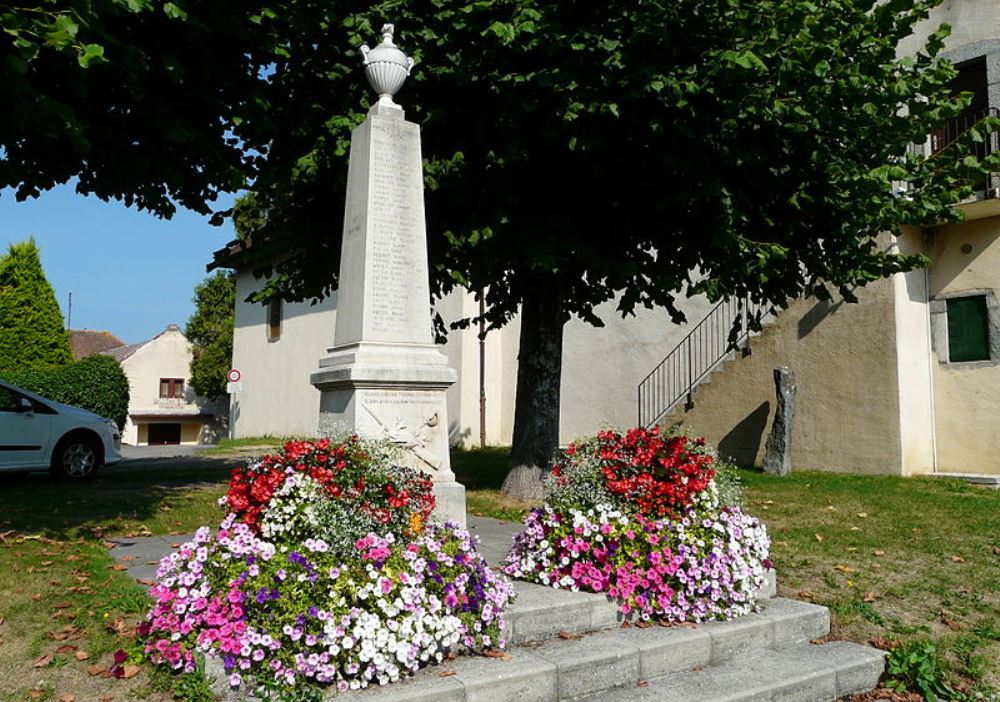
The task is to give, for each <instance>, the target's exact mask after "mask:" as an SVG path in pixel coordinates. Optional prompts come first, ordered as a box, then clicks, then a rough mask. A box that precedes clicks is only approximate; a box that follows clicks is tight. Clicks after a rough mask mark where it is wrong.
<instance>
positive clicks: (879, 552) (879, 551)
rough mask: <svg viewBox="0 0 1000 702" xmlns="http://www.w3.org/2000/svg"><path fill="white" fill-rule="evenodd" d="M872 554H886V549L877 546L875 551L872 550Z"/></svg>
mask: <svg viewBox="0 0 1000 702" xmlns="http://www.w3.org/2000/svg"><path fill="white" fill-rule="evenodd" d="M872 555H873V556H884V555H885V551H883V550H882V549H880V548H877V549H875V550H874V551H872Z"/></svg>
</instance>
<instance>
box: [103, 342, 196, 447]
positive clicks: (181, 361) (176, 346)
mask: <svg viewBox="0 0 1000 702" xmlns="http://www.w3.org/2000/svg"><path fill="white" fill-rule="evenodd" d="M121 365H122V370H124V371H125V375H126V376H127V377H128V383H129V408H128V409H129V415H130V417H129V419H128V421H127V422H126V425H125V429H124V431H123V433H122V442H123V443H126V444H133V445H135V444H140V445H142V444H145V443H146V441H147V437H146V432H145V430H144V425H145V424H146V423H147V422H148V421H157V420H150V419H146V417H147V416H148V415H150V414H156V413H165V412H187V413H191V414H197V413H198V412H199V411H201V410H203V409H208V410H211V409H214V407H212V406H211V405H210V404H209V403H208V401H206V400H205V399H204V398H202V397H199V396H198V395H196V394H195V393H194V391H193V390H192V389H191V388H190V378H191V370H190V368H191V345H190V343H189V342H188V340H187V337H185V336H184V334H183V332H181V331H180V329H179V328H176V327H168V328H167V329H166V330H164V331H163V332H161V333H160V334H158V335H157V336H156V337H154V338H152V339H150V340H149V341H147V342H146V343H145V344H144V345H142V346H141V347H139V348H138V349H136V351H135V352H133V353H132V355H130V356H128V357H127V358H125V359H124V360H123V361H122V362H121ZM161 378H182V379H183V380H184V398H183V399H180V400H177V399H169V400H164V399H161V398H160V379H161ZM134 415H135V416H138V419H137V420H136V419H134V418H133V416H134ZM159 421H169V422H182V423H184V424H185V426H182V436H181V442H182V443H198V442H199V440H200V438H201V427H202V424H203V422H202V421H199V420H195V419H191V418H184V417H162V418H160V420H159ZM190 427H193V428H190Z"/></svg>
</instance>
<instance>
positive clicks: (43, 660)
mask: <svg viewBox="0 0 1000 702" xmlns="http://www.w3.org/2000/svg"><path fill="white" fill-rule="evenodd" d="M51 662H52V654H51V653H46V654H44V655H41V656H39V657H38V658H36V659H35V662H34V663H32V664H31V667H32V668H44V667H45V666H47V665H48V664H49V663H51Z"/></svg>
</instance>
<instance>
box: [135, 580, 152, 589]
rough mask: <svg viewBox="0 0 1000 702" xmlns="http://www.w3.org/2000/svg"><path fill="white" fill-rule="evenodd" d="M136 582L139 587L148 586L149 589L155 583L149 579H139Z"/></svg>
mask: <svg viewBox="0 0 1000 702" xmlns="http://www.w3.org/2000/svg"><path fill="white" fill-rule="evenodd" d="M136 582H137V583H139V584H140V585H148V586H149V587H153V585H156V581H154V580H150V579H149V578H139V579H138V580H136Z"/></svg>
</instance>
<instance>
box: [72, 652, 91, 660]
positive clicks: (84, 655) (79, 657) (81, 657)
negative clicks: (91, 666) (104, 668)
mask: <svg viewBox="0 0 1000 702" xmlns="http://www.w3.org/2000/svg"><path fill="white" fill-rule="evenodd" d="M73 657H74V658H76V659H77V660H78V661H85V660H87V659H88V658H90V654H89V653H87V652H86V651H77V652H76V653H75V654H73Z"/></svg>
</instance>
